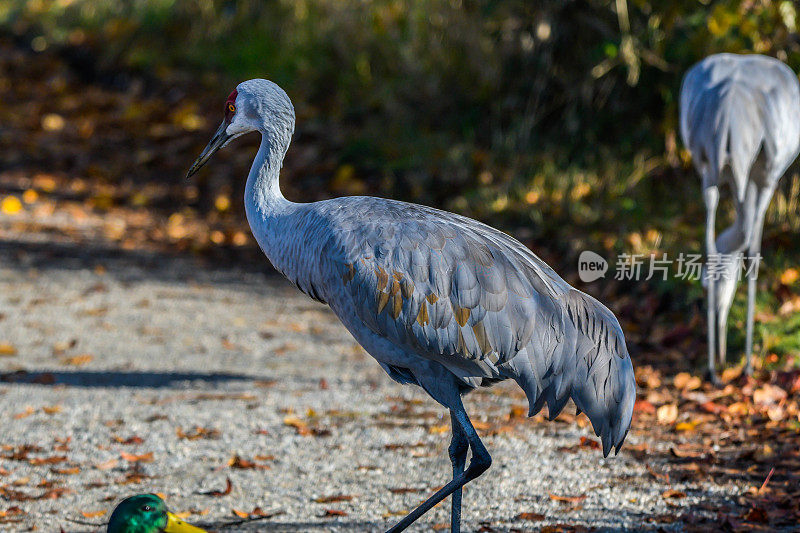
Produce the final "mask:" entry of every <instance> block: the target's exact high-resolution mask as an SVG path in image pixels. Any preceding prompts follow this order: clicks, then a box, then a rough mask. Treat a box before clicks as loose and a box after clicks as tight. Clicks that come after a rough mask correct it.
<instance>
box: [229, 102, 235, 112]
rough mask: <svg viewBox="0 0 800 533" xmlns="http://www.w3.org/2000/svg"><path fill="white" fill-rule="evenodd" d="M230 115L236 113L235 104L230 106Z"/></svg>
mask: <svg viewBox="0 0 800 533" xmlns="http://www.w3.org/2000/svg"><path fill="white" fill-rule="evenodd" d="M228 113H236V106H235V105H234V104H232V103H229V104H228Z"/></svg>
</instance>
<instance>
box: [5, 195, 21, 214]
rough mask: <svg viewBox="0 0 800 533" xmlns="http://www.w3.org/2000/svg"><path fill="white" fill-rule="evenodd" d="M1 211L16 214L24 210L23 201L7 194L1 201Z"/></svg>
mask: <svg viewBox="0 0 800 533" xmlns="http://www.w3.org/2000/svg"><path fill="white" fill-rule="evenodd" d="M0 211H2V212H3V213H4V214H6V215H16V214H17V213H19V212H20V211H22V202H20V201H19V198H17V197H16V196H6V197H5V198H3V200H2V201H0Z"/></svg>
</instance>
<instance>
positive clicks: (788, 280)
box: [781, 268, 800, 285]
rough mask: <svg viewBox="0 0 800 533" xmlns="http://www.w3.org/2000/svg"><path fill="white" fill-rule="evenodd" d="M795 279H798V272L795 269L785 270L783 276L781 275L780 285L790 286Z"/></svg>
mask: <svg viewBox="0 0 800 533" xmlns="http://www.w3.org/2000/svg"><path fill="white" fill-rule="evenodd" d="M797 278H800V272H798V271H797V269H796V268H787V269H786V270H784V271H783V274H781V283H783V284H784V285H791V284H792V283H794V282H795V281H797Z"/></svg>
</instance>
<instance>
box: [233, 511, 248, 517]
mask: <svg viewBox="0 0 800 533" xmlns="http://www.w3.org/2000/svg"><path fill="white" fill-rule="evenodd" d="M231 512H232V513H233V514H235V515H236V516H238V517H239V518H249V517H250V513H246V512H244V511H240V510H238V509H231Z"/></svg>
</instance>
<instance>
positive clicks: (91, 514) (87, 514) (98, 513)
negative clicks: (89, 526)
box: [81, 509, 106, 518]
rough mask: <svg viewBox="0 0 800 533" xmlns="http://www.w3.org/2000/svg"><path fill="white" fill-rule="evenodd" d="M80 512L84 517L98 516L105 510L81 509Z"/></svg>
mask: <svg viewBox="0 0 800 533" xmlns="http://www.w3.org/2000/svg"><path fill="white" fill-rule="evenodd" d="M81 514H82V515H83V516H84V517H85V518H97V517H98V516H103V515H104V514H106V510H105V509H100V510H99V511H81Z"/></svg>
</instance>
